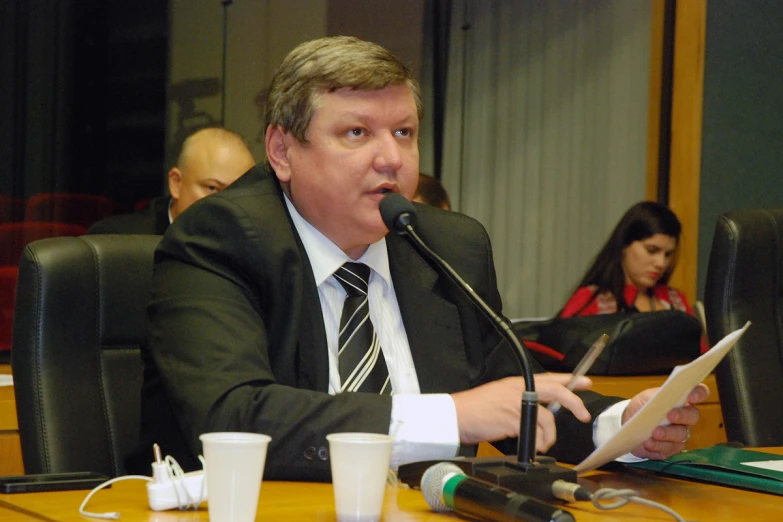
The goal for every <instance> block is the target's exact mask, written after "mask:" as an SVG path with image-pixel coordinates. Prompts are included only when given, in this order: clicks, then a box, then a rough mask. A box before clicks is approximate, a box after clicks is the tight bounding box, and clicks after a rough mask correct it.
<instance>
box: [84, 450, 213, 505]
mask: <svg viewBox="0 0 783 522" xmlns="http://www.w3.org/2000/svg"><path fill="white" fill-rule="evenodd" d="M152 449H153V450H154V453H155V461H154V462H153V463H152V478H150V477H146V476H144V475H125V476H122V477H115V478H113V479H110V480H107V481H106V482H104V483H103V484H101V485H100V486H98V487H96V488H95V489H93V490H92V491H90V493H88V494H87V496H86V497H85V499H84V501H83V502H82V504H81V506H79V514H81V515H83V516H86V517H92V518H101V519H107V520H116V519H118V518H120V514H119V513H117V512H114V511H112V512H109V513H91V512H89V511H85V507H86V506H87V502H89V500H90V498H92V496H93V495H94V494H95V493H97V492H98V491H100V490H101V489H103V488H105V487H106V486H108V485H110V484H113V483H115V482H119V481H121V480H131V479H133V480H144V481H146V482H147V497H148V499H149V505H150V509H152V510H153V511H165V510H168V509H183V510H184V509H198V507H199V505H201V503H202V502H204V501H205V500H207V485H206V481H205V480H204V470H203V469H202V470H200V471H192V472H190V473H184V472H183V471H182V467H180V465H179V464H178V463H177V461H176V460H175V459H174V457H172V456H170V455H167V456H166V458H165V459H162V458H161V453H160V447H159V446H158V445H157V444H154V445H153V447H152ZM198 458H199V460H200V461H201V465H202V467H204V466H205V462H204V458H203V457H202V456H201V455H199V457H198Z"/></svg>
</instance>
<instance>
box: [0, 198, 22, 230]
mask: <svg viewBox="0 0 783 522" xmlns="http://www.w3.org/2000/svg"><path fill="white" fill-rule="evenodd" d="M25 203H26V202H25V199H24V198H22V197H16V196H9V195H6V194H0V223H13V222H15V221H22V220H24V207H25Z"/></svg>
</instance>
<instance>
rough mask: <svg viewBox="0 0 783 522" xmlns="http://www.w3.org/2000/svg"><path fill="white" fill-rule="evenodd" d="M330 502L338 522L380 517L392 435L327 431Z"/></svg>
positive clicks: (372, 520) (364, 521)
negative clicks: (333, 506)
mask: <svg viewBox="0 0 783 522" xmlns="http://www.w3.org/2000/svg"><path fill="white" fill-rule="evenodd" d="M326 440H328V441H329V455H330V460H331V464H332V483H333V486H334V503H335V508H336V511H337V520H338V521H339V522H376V521H379V520H380V519H381V512H382V511H383V496H384V494H385V493H386V477H387V475H388V473H389V461H390V459H391V450H392V441H393V439H392V437H390V436H389V435H381V434H378V433H331V434H329V435H327V436H326Z"/></svg>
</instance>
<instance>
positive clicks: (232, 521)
mask: <svg viewBox="0 0 783 522" xmlns="http://www.w3.org/2000/svg"><path fill="white" fill-rule="evenodd" d="M199 438H200V439H201V443H202V445H203V446H204V460H205V461H206V471H207V473H206V474H207V492H208V493H207V495H208V500H207V504H208V506H209V520H210V522H253V521H254V520H255V519H256V509H258V494H259V493H260V492H261V480H262V478H263V476H264V465H265V464H266V449H267V446H268V445H269V441H270V440H272V438H271V437H270V436H269V435H262V434H260V433H239V432H216V433H204V434H203V435H201V436H200V437H199Z"/></svg>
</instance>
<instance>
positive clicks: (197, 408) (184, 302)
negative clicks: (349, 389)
mask: <svg viewBox="0 0 783 522" xmlns="http://www.w3.org/2000/svg"><path fill="white" fill-rule="evenodd" d="M417 209H418V212H419V222H420V225H419V233H420V235H421V236H422V237H423V238H424V240H425V241H427V242H428V243H429V244H430V245H431V247H432V248H433V249H434V250H435V251H436V252H438V253H439V254H440V255H441V256H442V257H443V258H444V259H446V260H447V261H448V262H449V263H450V264H451V265H452V266H453V267H454V268H455V269H456V270H457V272H458V273H460V274H461V275H462V276H463V277H464V278H465V279H466V281H467V282H468V283H469V284H470V285H471V286H472V288H473V289H474V290H475V291H476V292H477V293H478V294H479V295H480V296H481V297H482V298H483V299H484V300H486V301H487V303H489V305H490V306H491V307H492V308H493V309H495V310H498V311H499V310H500V309H501V302H500V295H499V293H498V289H497V284H496V280H495V271H494V264H493V260H492V251H491V247H490V243H489V238H488V236H487V234H486V231H485V230H484V228H483V227H482V226H481V225H480V224H479V223H478V222H477V221H475V220H473V219H471V218H469V217H467V216H464V215H461V214H458V213H454V212H446V211H441V210H439V209H435V208H433V207H427V206H424V205H417ZM386 241H387V248H388V253H389V262H390V268H391V276H392V280H393V282H394V288H395V292H396V294H397V298H398V301H399V305H400V310H401V313H402V319H403V323H404V325H405V330H406V333H407V335H408V340H409V343H410V349H411V354H412V356H413V361H414V364H415V366H416V372H417V375H418V379H419V384H420V387H421V391H422V393H430V392H443V393H451V392H456V391H459V390H465V389H468V388H471V387H475V386H477V385H479V384H482V383H486V382H488V381H491V380H495V379H499V378H501V377H505V376H509V375H518V374H519V373H520V366H519V363H518V360H517V358H516V356H515V354H514V352H513V351H512V349H511V348H510V346H509V345H508V344H507V343H506V342H505V341H504V340H502V337H501V336H500V335H499V334H498V333H497V332H496V331H495V329H494V328H493V327H492V325H491V324H490V323H489V321H487V320H486V319H485V317H484V316H483V315H482V314H481V312H480V311H478V310H477V309H476V308H475V307H474V306H473V304H472V303H471V302H470V301H469V300H468V298H467V297H466V296H465V295H464V294H462V293H461V291H459V290H457V289H456V288H455V286H454V285H453V284H452V283H451V282H450V281H449V280H448V279H447V277H446V276H445V275H442V274H441V273H440V272H439V271H438V270H437V269H435V268H434V267H433V266H430V265H429V264H428V263H427V262H426V261H424V260H423V259H422V258H421V257H420V255H419V254H417V253H416V251H415V250H414V249H413V247H412V246H411V245H410V244H409V243H408V242H407V241H406V240H405V239H404V238H403V237H401V236H398V235H396V234H390V235H388V236H387V237H386ZM148 314H149V319H150V331H149V346H148V347H146V348H145V349H143V350H142V356H143V358H144V363H145V376H144V377H145V379H144V387H143V391H142V416H141V421H142V428H141V430H142V433H141V435H142V445H141V447H140V448H139V451H138V452H136V453H135V454H134V455H132V456H131V457H130V459H129V460H128V462H127V465H128V468H129V471H130V472H149V465H150V455H151V450H150V448H151V445H152V443H153V442H158V443H159V444H160V445H161V448H162V450H163V451H164V452H165V453H168V454H171V455H173V456H174V457H175V458H176V459H177V460H178V461H179V462H180V464H182V465H183V467H184V468H185V469H193V468H198V467H200V465H199V463H198V461H197V460H196V455H197V454H198V453H200V450H201V445H200V443H199V440H198V436H199V434H201V433H204V432H209V431H254V432H261V433H266V434H269V435H271V437H272V442H271V444H270V446H269V452H268V455H267V460H266V469H265V473H264V476H265V477H267V478H271V479H294V480H328V479H329V476H330V472H329V462H328V452H327V451H326V448H327V447H328V446H327V443H326V435H327V434H328V433H332V432H341V431H363V432H376V433H387V432H388V430H389V421H390V415H391V398H390V397H389V396H381V395H374V394H365V393H343V394H339V395H336V396H330V395H328V394H327V393H326V391H327V388H328V380H329V365H328V354H327V343H326V337H325V333H324V325H323V317H322V312H321V306H320V301H319V297H318V291H317V288H316V285H315V281H314V279H313V273H312V269H311V266H310V262H309V260H308V258H307V255H306V254H305V251H304V248H303V247H302V244H301V241H300V239H299V237H298V235H297V233H296V230H295V228H294V226H293V224H292V222H291V219H290V216H289V215H288V212H287V209H286V207H285V204H284V201H283V195H282V191H281V189H280V186H279V184H278V182H277V180H276V178H275V177H274V175H273V174H269V173H266V172H264V171H263V170H262V168H260V167H255V168H254V169H252V170H251V171H250V172H248V174H246V175H244V176H243V177H242V178H240V179H239V180H238V181H237V182H235V183H233V184H232V185H231V186H230V187H229V188H227V189H226V190H225V191H223V192H221V193H220V194H217V195H214V196H211V197H209V198H204V199H202V200H201V201H199V202H197V203H195V204H194V205H193V206H191V207H190V208H189V209H188V212H186V213H183V214H182V215H181V216H179V217H178V218H177V220H176V221H175V222H174V224H173V225H172V226H171V227H170V228H169V231H168V232H167V234H166V235H165V236H164V238H163V240H162V241H161V244H160V246H159V247H158V249H157V251H156V255H155V270H154V276H153V295H152V300H151V302H150V305H149V307H148ZM587 402H588V403H589V408H590V409H591V410H592V411H593V412H594V413H595V412H598V411H601V410H602V409H603V408H605V407H606V406H608V405H609V404H612V403H614V402H615V400H614V399H607V398H604V397H600V396H597V395H595V394H593V395H589V400H588V401H587ZM559 417H562V419H561V420H560V421H559V424H558V429H559V430H564V431H559V433H560V434H561V437H563V439H564V441H565V442H564V443H562V445H563V446H564V447H565V448H566V449H569V450H570V455H569V452H568V451H563V452H562V454H561V455H564V456H566V457H568V456H571V457H573V458H581V457H582V456H584V455H585V454H586V453H587V452H588V451H590V450H592V449H593V444H592V428H591V426H589V425H581V424H580V423H579V422H578V421H576V419H575V418H574V417H573V416H571V415H559ZM564 433H567V434H568V436H564V435H563V434H564ZM509 449H511V451H512V452H513V450H514V448H513V446H511V447H510V448H509Z"/></svg>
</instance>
